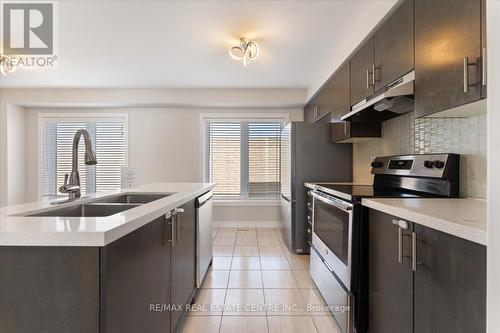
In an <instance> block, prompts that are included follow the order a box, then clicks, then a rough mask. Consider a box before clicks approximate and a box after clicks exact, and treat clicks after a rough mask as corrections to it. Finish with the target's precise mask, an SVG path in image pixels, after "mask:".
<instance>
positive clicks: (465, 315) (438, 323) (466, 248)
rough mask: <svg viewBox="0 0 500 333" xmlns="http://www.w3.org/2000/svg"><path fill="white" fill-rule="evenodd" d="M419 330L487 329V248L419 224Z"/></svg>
mask: <svg viewBox="0 0 500 333" xmlns="http://www.w3.org/2000/svg"><path fill="white" fill-rule="evenodd" d="M414 231H415V232H416V234H417V249H418V251H417V261H418V265H417V270H416V272H415V274H414V278H415V309H414V312H415V320H414V321H415V332H418V333H434V332H454V333H469V332H477V333H480V332H486V247H485V246H482V245H480V244H476V243H473V242H469V241H466V240H463V239H460V238H458V237H454V236H451V235H448V234H445V233H443V232H439V231H436V230H433V229H429V228H426V227H423V226H420V225H418V224H415V226H414Z"/></svg>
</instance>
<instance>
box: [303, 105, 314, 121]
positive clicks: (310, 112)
mask: <svg viewBox="0 0 500 333" xmlns="http://www.w3.org/2000/svg"><path fill="white" fill-rule="evenodd" d="M304 121H305V122H308V123H314V105H312V104H311V103H309V104H307V105H306V106H305V107H304Z"/></svg>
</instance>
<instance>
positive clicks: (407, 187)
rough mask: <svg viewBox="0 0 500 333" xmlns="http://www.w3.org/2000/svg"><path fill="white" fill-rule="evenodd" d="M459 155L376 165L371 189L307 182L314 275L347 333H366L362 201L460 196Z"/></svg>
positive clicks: (365, 246) (383, 160) (382, 160)
mask: <svg viewBox="0 0 500 333" xmlns="http://www.w3.org/2000/svg"><path fill="white" fill-rule="evenodd" d="M459 166H460V157H459V155H456V154H428V155H400V156H386V157H376V158H374V159H373V160H372V163H371V167H372V171H371V173H372V174H373V175H374V180H373V184H372V185H358V184H347V183H306V186H307V187H308V188H309V189H310V190H309V191H308V195H309V196H310V203H311V204H310V206H312V207H309V208H310V211H311V215H312V218H311V219H310V221H309V220H308V222H307V224H309V226H308V229H309V230H311V231H312V232H311V234H312V237H311V241H310V242H311V268H310V269H311V276H312V278H313V280H314V281H315V283H316V285H317V286H318V288H319V290H320V292H321V294H322V296H323V298H324V299H325V301H326V302H327V303H328V305H330V306H331V307H330V310H331V311H332V313H333V315H334V317H335V319H336V320H337V322H338V324H339V326H340V327H341V328H342V330H343V331H344V333H351V332H358V333H363V332H367V331H368V325H369V323H368V223H369V221H368V209H365V208H364V207H363V206H362V205H361V200H362V199H363V198H384V197H386V198H399V197H401V198H424V197H425V198H429V197H435V198H436V199H438V198H450V197H458V196H459V173H460V172H459Z"/></svg>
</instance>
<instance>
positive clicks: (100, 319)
mask: <svg viewBox="0 0 500 333" xmlns="http://www.w3.org/2000/svg"><path fill="white" fill-rule="evenodd" d="M213 185H214V184H208V183H161V184H151V185H147V186H143V187H140V188H138V189H134V190H131V191H116V192H111V193H104V194H99V195H95V196H89V197H87V198H83V199H80V200H78V201H77V202H71V203H65V204H60V205H51V203H50V201H42V202H37V203H31V204H26V205H19V206H13V207H6V208H2V209H1V210H0V332H28V333H29V332H37V333H40V332H51V333H54V332H82V333H83V332H86V333H92V332H96V333H97V332H100V333H103V332H139V331H140V332H160V331H162V332H174V331H176V330H177V328H178V327H179V326H180V325H181V322H182V319H183V315H184V313H185V305H186V304H189V303H190V302H191V301H192V299H193V296H194V294H195V291H196V286H195V270H196V267H195V266H196V264H195V262H196V261H195V260H196V237H197V235H196V213H195V199H196V198H197V197H199V196H201V195H203V194H204V193H206V192H208V191H210V190H211V189H212V188H213ZM134 196H135V198H136V199H135V200H136V201H134V202H132V201H130V202H129V199H130V198H133V197H134ZM145 197H149V198H150V200H152V201H150V202H140V201H141V200H140V198H145ZM123 199H126V200H125V201H124V202H121V201H122V200H123ZM153 199H155V200H153ZM77 206H78V207H77ZM125 206H126V207H125ZM125 208H126V210H123V211H120V212H117V213H115V214H111V215H108V214H110V212H111V213H113V212H114V211H115V210H117V209H119V210H121V209H125ZM103 210H104V211H103ZM59 212H63V213H64V214H63V213H61V214H62V215H64V216H57V215H58V214H59ZM104 215H107V216H104Z"/></svg>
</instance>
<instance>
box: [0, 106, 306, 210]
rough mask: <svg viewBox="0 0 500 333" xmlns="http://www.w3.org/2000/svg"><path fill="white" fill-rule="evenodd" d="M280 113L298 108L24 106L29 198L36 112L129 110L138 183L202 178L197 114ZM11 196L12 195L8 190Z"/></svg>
mask: <svg viewBox="0 0 500 333" xmlns="http://www.w3.org/2000/svg"><path fill="white" fill-rule="evenodd" d="M265 112H271V113H273V114H283V115H286V116H289V117H290V119H293V120H301V119H302V109H273V110H262V109H237V110H236V109H170V108H160V109H158V108H157V109H136V108H133V109H46V108H29V109H28V110H27V130H26V132H27V137H26V142H27V144H28V146H29V147H30V150H29V154H28V156H27V160H26V162H27V173H26V176H27V180H28V181H27V187H26V190H27V200H29V201H34V200H37V199H38V198H37V196H36V192H37V183H38V180H37V179H36V175H37V166H38V165H39V162H38V160H37V157H38V156H39V152H38V151H37V148H38V140H39V138H38V129H37V125H38V124H37V122H38V120H37V119H38V114H39V113H58V114H59V113H79V114H80V113H94V114H95V113H106V114H109V113H128V115H129V149H128V152H129V155H128V160H129V165H130V166H134V167H137V168H139V175H138V178H137V181H138V183H139V184H147V183H154V182H197V181H202V180H203V178H202V172H203V171H202V170H203V169H202V160H201V155H202V137H201V127H200V114H201V113H203V114H209V113H217V114H220V113H227V114H231V113H244V114H249V115H250V114H252V113H255V114H262V113H265ZM9 195H10V193H9Z"/></svg>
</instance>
